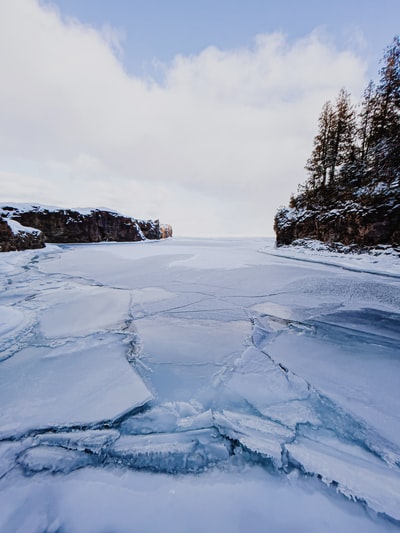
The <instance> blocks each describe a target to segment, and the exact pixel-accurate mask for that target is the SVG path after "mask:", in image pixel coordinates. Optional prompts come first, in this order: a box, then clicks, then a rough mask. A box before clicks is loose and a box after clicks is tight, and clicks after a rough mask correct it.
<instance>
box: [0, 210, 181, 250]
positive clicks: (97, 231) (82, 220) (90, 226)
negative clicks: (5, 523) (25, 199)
mask: <svg viewBox="0 0 400 533" xmlns="http://www.w3.org/2000/svg"><path fill="white" fill-rule="evenodd" d="M0 222H1V226H0V231H1V233H0V246H1V250H2V251H9V250H21V249H26V248H37V247H42V246H44V242H45V241H46V242H54V243H90V242H101V241H117V242H132V241H143V240H146V239H151V240H158V239H162V238H166V237H170V236H172V229H171V228H170V227H169V229H168V226H160V223H159V221H158V220H155V221H153V220H137V219H135V218H131V217H126V216H123V215H121V214H119V213H115V212H113V211H109V210H106V209H79V210H78V209H59V208H50V207H42V206H38V205H28V206H27V205H21V204H16V205H6V206H3V207H1V208H0ZM16 224H18V226H19V227H20V228H22V229H21V231H22V232H23V230H24V227H25V228H31V230H30V233H29V232H28V234H27V235H26V236H23V235H22V233H21V235H20V236H19V237H17V235H16V234H15V231H14V232H13V227H12V226H13V225H14V227H16V226H15V225H16ZM7 228H8V229H7ZM166 228H167V229H166ZM35 231H36V234H37V235H36V237H35V234H34V232H35ZM17 233H18V232H17ZM34 237H35V238H34ZM35 239H36V240H35Z"/></svg>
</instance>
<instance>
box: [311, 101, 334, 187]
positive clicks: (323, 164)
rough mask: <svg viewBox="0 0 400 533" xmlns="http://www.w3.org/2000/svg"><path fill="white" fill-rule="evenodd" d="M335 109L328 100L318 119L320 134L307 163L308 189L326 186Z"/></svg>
mask: <svg viewBox="0 0 400 533" xmlns="http://www.w3.org/2000/svg"><path fill="white" fill-rule="evenodd" d="M333 125H334V111H333V108H332V104H331V102H329V101H328V102H326V103H325V104H324V106H323V108H322V111H321V114H320V116H319V119H318V134H317V135H316V136H315V138H314V149H313V152H312V154H311V157H310V158H309V159H308V161H307V164H306V167H305V168H306V170H308V172H309V174H310V178H309V180H308V186H307V189H309V190H311V191H314V190H316V189H318V188H319V187H325V186H326V182H327V176H328V169H329V167H330V152H331V146H332V139H333Z"/></svg>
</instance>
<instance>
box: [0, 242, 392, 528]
mask: <svg viewBox="0 0 400 533" xmlns="http://www.w3.org/2000/svg"><path fill="white" fill-rule="evenodd" d="M265 251H267V252H268V254H266V253H265ZM260 252H261V253H260ZM275 252H276V250H275V249H274V247H273V244H272V243H269V244H268V243H266V242H265V241H263V240H260V239H258V240H254V241H252V240H239V239H230V240H229V239H225V240H216V239H215V240H212V239H211V240H207V239H200V240H192V239H172V240H168V241H163V242H160V243H133V244H127V243H119V244H107V243H102V244H99V245H90V246H89V245H71V246H59V247H54V246H53V247H52V246H50V247H49V248H48V249H45V250H39V251H37V252H36V251H35V252H29V251H27V252H21V253H20V254H17V253H15V254H14V253H11V254H3V256H4V257H3V256H1V257H0V272H1V273H2V277H1V280H0V283H1V288H2V290H1V293H0V324H1V326H0V328H1V337H0V349H1V351H2V353H1V355H0V361H1V362H0V498H1V501H2V502H5V503H6V509H7V511H6V513H4V514H2V515H1V516H0V530H5V531H14V530H15V531H18V529H20V530H21V531H24V532H25V531H27V532H30V531H32V532H33V531H35V532H37V533H39V532H40V533H42V532H43V531H57V530H63V529H64V530H66V531H73V532H75V531H77V532H78V531H99V530H102V528H103V529H104V528H106V529H107V530H111V531H116V532H120V531H131V528H132V524H134V525H135V527H137V528H138V529H139V530H141V529H142V530H146V531H152V529H151V528H152V527H153V530H154V531H163V530H165V527H164V526H165V523H166V521H168V520H169V522H167V523H171V524H172V523H173V524H174V531H188V530H190V527H188V525H189V524H190V525H191V526H193V524H195V525H194V526H193V527H192V530H193V531H204V530H205V529H207V530H208V531H224V530H227V529H229V530H232V531H240V532H241V531H249V530H251V531H264V530H265V524H268V526H270V527H271V528H272V530H273V531H290V530H296V531H338V530H340V531H390V530H394V529H396V528H398V524H399V523H400V522H399V521H400V518H399V515H398V509H399V508H400V499H399V496H398V494H400V490H399V479H400V477H399V476H400V474H399V468H400V414H399V413H400V394H399V387H398V379H397V376H398V375H399V370H400V369H399V361H400V352H399V340H400V337H399V327H398V326H399V324H400V277H399V276H397V274H396V272H395V268H394V267H395V266H396V264H395V261H394V260H393V261H392V262H391V265H392V266H390V265H389V266H388V260H387V258H386V259H385V260H384V261H383V260H382V261H381V260H380V258H379V257H376V258H375V259H374V261H375V260H376V261H377V263H376V264H375V263H374V265H375V267H373V268H368V269H367V268H365V264H363V265H362V268H357V267H353V266H351V265H350V264H348V261H352V262H353V264H354V262H355V261H356V259H354V258H347V257H346V258H344V260H343V261H344V262H343V266H345V267H346V268H345V269H343V268H339V267H341V260H340V257H339V256H338V257H335V258H334V261H333V260H332V261H331V260H329V261H327V258H326V257H324V256H323V255H321V254H319V252H315V250H314V251H313V252H312V254H313V255H312V257H311V256H310V255H308V256H307V257H305V259H307V261H303V260H302V258H301V257H298V256H296V258H295V259H296V260H294V259H293V257H294V255H295V252H293V254H292V252H288V251H287V250H286V252H285V254H286V255H293V257H292V256H291V257H290V258H286V257H284V256H283V255H285V254H280V253H278V254H275ZM271 253H273V254H275V255H271ZM277 255H279V257H278V256H277ZM297 255H299V254H297ZM392 259H393V258H392ZM357 261H358V262H359V263H360V264H361V263H366V262H367V260H364V259H362V258H361V259H360V260H357ZM327 263H329V264H327ZM393 265H394V267H393ZM385 269H386V270H385ZM363 270H364V272H363ZM366 270H371V273H369V272H366ZM372 270H373V271H374V272H372ZM194 473H195V474H196V476H193V474H194ZM176 474H178V475H177V476H176ZM337 493H339V494H337ZM176 494H178V496H175V495H176ZM346 498H347V499H348V500H346ZM27 501H29V502H30V504H29V505H27V504H26V502H27ZM132 501H134V502H135V504H136V503H137V506H136V507H134V508H133V507H132ZM155 507H156V508H157V510H158V514H157V517H155V516H154V515H155V513H154V508H155ZM205 508H206V509H208V513H205V512H204V509H205ZM99 509H100V511H99ZM103 509H104V513H103ZM105 509H107V513H106V511H105ZM288 509H289V510H290V513H289V512H288ZM366 509H367V512H366ZM21 510H22V511H21ZM377 513H380V514H382V516H383V517H384V518H382V517H380V516H378V515H377ZM177 517H178V518H177ZM250 517H251V518H250ZM385 517H386V518H385ZM99 524H101V525H100V526H99ZM145 526H147V527H145ZM175 526H176V527H175ZM196 527H197V529H196ZM91 528H92V529H91Z"/></svg>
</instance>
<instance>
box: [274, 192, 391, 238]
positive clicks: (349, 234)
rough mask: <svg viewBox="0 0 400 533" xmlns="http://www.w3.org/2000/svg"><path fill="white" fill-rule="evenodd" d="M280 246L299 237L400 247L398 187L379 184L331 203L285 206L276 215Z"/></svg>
mask: <svg viewBox="0 0 400 533" xmlns="http://www.w3.org/2000/svg"><path fill="white" fill-rule="evenodd" d="M274 229H275V233H276V243H277V245H278V246H280V245H285V244H291V243H293V242H294V241H296V240H299V239H304V238H308V239H317V240H319V241H322V242H325V243H341V244H344V245H353V246H355V247H358V248H368V247H374V246H378V245H391V246H395V247H398V246H400V197H399V192H398V190H393V189H392V188H390V187H380V188H378V189H377V190H369V191H368V193H365V194H364V195H363V194H358V198H356V196H355V195H353V198H352V199H346V200H342V201H340V200H338V201H335V202H332V204H331V205H329V204H328V205H322V204H321V203H318V202H316V203H315V202H314V203H313V202H309V203H308V205H307V204H306V205H304V204H302V205H301V206H293V207H283V208H281V209H280V210H279V211H278V213H277V214H276V216H275V221H274Z"/></svg>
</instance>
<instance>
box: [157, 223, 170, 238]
mask: <svg viewBox="0 0 400 533" xmlns="http://www.w3.org/2000/svg"><path fill="white" fill-rule="evenodd" d="M160 231H161V238H162V239H168V238H169V237H172V226H170V225H169V224H161V225H160Z"/></svg>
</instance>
